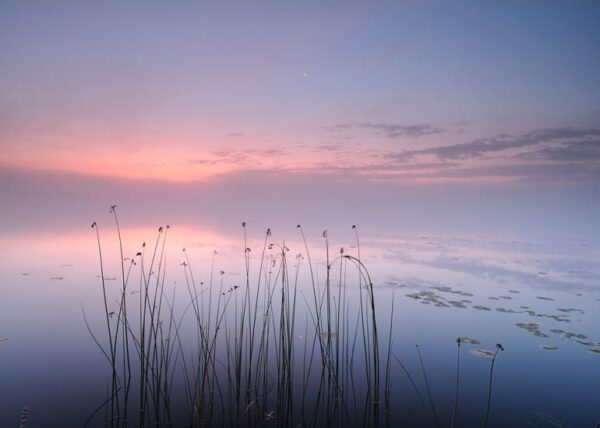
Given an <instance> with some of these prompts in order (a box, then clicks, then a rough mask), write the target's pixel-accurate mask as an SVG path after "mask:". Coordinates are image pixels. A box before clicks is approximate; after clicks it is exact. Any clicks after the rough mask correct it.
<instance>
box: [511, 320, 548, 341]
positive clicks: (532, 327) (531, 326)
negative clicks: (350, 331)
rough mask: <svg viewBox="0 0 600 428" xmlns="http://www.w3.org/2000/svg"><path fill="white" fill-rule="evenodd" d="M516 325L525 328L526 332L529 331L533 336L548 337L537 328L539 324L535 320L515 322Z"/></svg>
mask: <svg viewBox="0 0 600 428" xmlns="http://www.w3.org/2000/svg"><path fill="white" fill-rule="evenodd" d="M515 325H516V326H517V327H519V328H522V329H523V330H527V331H528V332H530V333H531V334H533V335H534V336H537V337H544V338H546V337H550V336H548V335H547V334H545V333H542V332H541V331H540V330H539V329H540V324H538V323H536V322H527V323H525V322H518V323H516V324H515Z"/></svg>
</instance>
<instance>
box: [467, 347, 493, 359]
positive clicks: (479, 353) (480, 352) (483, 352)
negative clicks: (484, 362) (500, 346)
mask: <svg viewBox="0 0 600 428" xmlns="http://www.w3.org/2000/svg"><path fill="white" fill-rule="evenodd" d="M469 353H470V354H472V355H475V356H476V357H484V358H492V357H493V356H494V351H490V350H488V349H470V350H469Z"/></svg>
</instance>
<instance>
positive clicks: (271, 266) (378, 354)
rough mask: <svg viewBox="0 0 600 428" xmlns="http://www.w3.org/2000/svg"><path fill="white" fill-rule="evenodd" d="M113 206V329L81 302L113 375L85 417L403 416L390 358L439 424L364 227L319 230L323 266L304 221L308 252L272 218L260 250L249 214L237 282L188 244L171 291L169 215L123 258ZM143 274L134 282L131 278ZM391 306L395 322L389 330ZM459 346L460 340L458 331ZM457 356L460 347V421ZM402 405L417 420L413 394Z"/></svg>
mask: <svg viewBox="0 0 600 428" xmlns="http://www.w3.org/2000/svg"><path fill="white" fill-rule="evenodd" d="M110 213H111V215H112V221H113V222H114V225H115V227H116V232H117V233H116V236H117V240H118V251H119V255H120V263H119V266H118V268H119V270H120V273H121V275H120V277H121V281H120V282H121V284H120V286H119V287H118V289H115V290H113V289H109V287H108V284H107V283H106V281H105V261H104V257H103V252H102V250H103V246H102V240H101V236H100V232H99V230H98V225H97V223H95V222H94V223H93V225H92V227H93V228H94V229H95V232H96V241H97V246H98V257H99V261H100V273H101V275H100V278H101V281H100V282H101V293H102V294H101V296H102V311H103V324H104V328H105V334H104V335H99V334H98V333H96V332H94V331H93V329H92V328H91V326H90V323H89V321H88V316H87V315H86V312H85V310H84V309H83V308H82V314H83V318H84V321H85V325H86V328H87V329H88V332H89V333H90V336H91V337H92V339H93V341H94V343H95V344H96V346H98V348H99V349H100V351H101V353H102V355H103V357H104V359H105V360H106V362H107V363H108V365H109V366H110V373H111V376H110V382H109V384H108V390H107V393H106V398H105V399H104V400H103V402H102V403H100V405H99V406H98V407H97V408H96V409H95V410H94V412H93V413H92V414H91V415H90V417H89V419H88V421H86V424H85V425H86V426H88V425H91V424H92V423H93V420H94V419H95V418H98V415H99V414H101V410H104V411H105V421H104V422H105V425H106V426H110V427H112V428H121V427H128V426H139V427H148V428H150V427H175V426H186V427H190V428H195V427H204V426H235V427H254V426H266V425H271V424H275V425H277V426H281V427H287V426H298V425H299V424H300V425H301V426H332V427H342V426H363V427H377V426H380V425H383V424H386V425H387V426H396V421H397V419H396V415H395V413H396V412H398V411H399V408H398V406H395V405H394V403H396V402H397V400H398V397H394V390H393V389H392V384H393V382H394V377H393V373H394V370H393V367H392V360H395V361H397V362H398V363H399V365H400V367H401V368H402V370H403V371H404V373H405V374H406V375H407V377H408V379H409V381H410V384H411V385H412V388H413V389H414V390H415V392H416V394H417V398H418V402H419V403H420V406H421V408H422V410H423V416H424V418H425V421H426V423H428V422H429V421H433V422H434V423H435V425H436V426H437V425H438V423H437V414H436V410H435V406H434V400H433V397H432V394H431V389H430V385H429V380H428V377H427V373H426V371H425V365H424V363H423V358H422V356H421V353H420V351H419V348H418V347H417V354H418V359H419V362H420V365H421V370H422V373H423V376H424V379H425V386H426V389H427V395H428V400H429V406H426V405H425V401H424V399H423V395H422V394H421V393H420V391H419V390H418V388H417V385H416V383H415V382H414V379H413V376H412V375H411V373H410V372H409V371H408V369H407V368H406V366H405V365H404V364H403V363H402V362H401V361H400V359H399V358H398V357H397V356H396V355H395V353H394V348H395V344H394V341H393V338H394V332H395V330H396V326H395V325H394V324H395V323H396V320H395V317H394V301H395V298H394V293H393V292H392V301H391V311H390V313H388V314H380V313H379V312H378V306H377V305H376V295H377V294H378V291H377V289H376V287H375V284H374V281H373V278H372V277H371V274H370V272H369V270H368V269H367V266H366V265H365V262H364V260H363V259H362V255H361V246H360V241H359V235H358V229H357V227H356V226H352V232H353V235H354V242H355V245H354V246H353V247H352V248H355V250H354V251H352V250H350V251H348V250H347V248H339V249H337V250H335V251H334V250H333V249H332V246H331V243H330V238H329V234H328V232H327V231H324V232H323V233H322V238H323V243H324V246H323V247H322V248H323V252H324V256H325V257H324V258H325V260H324V268H323V267H322V266H323V265H322V264H319V262H317V263H315V261H314V259H313V258H312V254H311V251H310V246H309V243H308V240H307V238H306V236H305V233H304V230H303V228H302V227H301V226H300V225H298V227H297V230H298V232H299V235H300V239H301V245H302V246H303V251H302V252H300V253H298V254H295V255H293V256H292V255H290V250H289V248H288V246H287V244H286V242H285V241H279V242H278V241H274V240H273V237H272V232H271V229H270V228H269V229H267V230H266V233H265V235H264V240H263V241H262V242H261V243H259V244H258V245H259V250H258V251H256V252H254V251H252V249H251V248H250V247H249V241H248V237H247V227H248V226H247V224H246V223H245V222H243V223H242V245H243V247H242V254H243V274H242V275H241V278H242V279H241V280H240V283H231V278H230V276H228V275H227V274H226V273H225V272H224V271H223V270H220V269H219V264H220V263H221V262H220V259H219V258H218V253H217V252H216V251H213V252H212V255H211V257H210V259H209V263H207V276H208V277H207V278H206V280H204V281H198V279H197V277H198V275H197V272H195V269H193V268H192V260H191V259H192V257H191V255H190V253H189V251H186V249H185V248H184V249H183V250H182V253H181V256H182V259H183V260H182V261H181V263H180V264H179V267H180V268H181V270H182V273H183V277H184V278H185V283H184V285H183V293H182V294H180V293H181V291H182V290H177V288H176V287H173V288H172V290H170V291H169V288H168V287H167V286H166V283H167V277H168V270H167V253H168V245H167V242H168V233H169V229H170V228H169V226H168V225H167V226H166V227H160V228H158V231H157V234H156V237H155V239H154V241H153V243H152V244H151V245H148V246H147V245H146V243H142V245H141V248H139V251H137V252H136V255H135V256H134V257H124V241H123V237H122V232H121V226H120V223H119V218H118V216H117V207H116V205H114V206H112V207H111V210H110ZM253 263H255V264H254V266H256V271H253V269H252V266H253ZM321 263H323V262H321ZM194 266H195V263H194ZM136 275H137V289H134V290H133V291H131V288H132V286H131V282H135V281H136V279H134V278H136ZM319 275H321V276H319ZM319 278H320V279H319ZM303 282H307V287H303V286H302V283H303ZM113 295H114V296H116V298H112V297H111V296H113ZM382 316H383V319H384V320H385V321H386V322H385V323H383V325H386V326H388V328H389V330H388V331H387V332H386V333H387V338H386V339H387V340H383V341H382V342H381V343H380V338H379V334H380V331H379V325H380V321H381V320H380V318H381V317H382ZM458 347H459V351H460V343H458ZM497 352H498V350H497V351H496V355H497ZM496 355H495V356H496ZM495 356H494V359H493V360H492V368H491V372H490V393H489V396H488V409H487V412H486V422H485V423H486V424H487V420H488V414H489V406H490V403H489V401H490V400H491V380H492V373H493V364H494V361H495ZM458 358H460V352H459V354H458ZM459 366H460V360H457V372H456V382H457V383H456V393H455V397H454V408H453V414H452V426H454V422H455V417H456V407H457V401H458V380H459V377H458V376H459ZM365 386H366V388H365ZM381 397H383V401H381ZM134 403H135V404H134ZM406 410H407V411H408V413H409V417H410V421H411V422H412V423H414V420H413V417H412V412H411V410H410V407H409V406H406Z"/></svg>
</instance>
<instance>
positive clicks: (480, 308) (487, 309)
mask: <svg viewBox="0 0 600 428" xmlns="http://www.w3.org/2000/svg"><path fill="white" fill-rule="evenodd" d="M473 309H477V310H478V311H491V310H492V309H491V308H488V307H487V306H483V305H475V306H473Z"/></svg>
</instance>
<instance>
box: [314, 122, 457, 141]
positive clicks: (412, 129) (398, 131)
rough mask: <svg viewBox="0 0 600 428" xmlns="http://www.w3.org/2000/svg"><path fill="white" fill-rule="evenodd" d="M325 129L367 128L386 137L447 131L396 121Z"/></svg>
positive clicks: (343, 124) (331, 126) (333, 130)
mask: <svg viewBox="0 0 600 428" xmlns="http://www.w3.org/2000/svg"><path fill="white" fill-rule="evenodd" d="M322 128H323V129H325V130H327V131H330V132H341V131H349V130H351V129H356V128H359V129H367V130H371V131H373V132H375V133H376V134H377V135H382V136H384V137H386V138H391V139H395V138H399V137H412V138H419V137H423V136H426V135H436V134H442V133H443V132H445V129H442V128H438V127H435V126H433V125H430V124H414V125H400V124H394V123H373V122H361V123H354V124H352V123H341V124H336V125H328V126H323V127H322Z"/></svg>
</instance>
